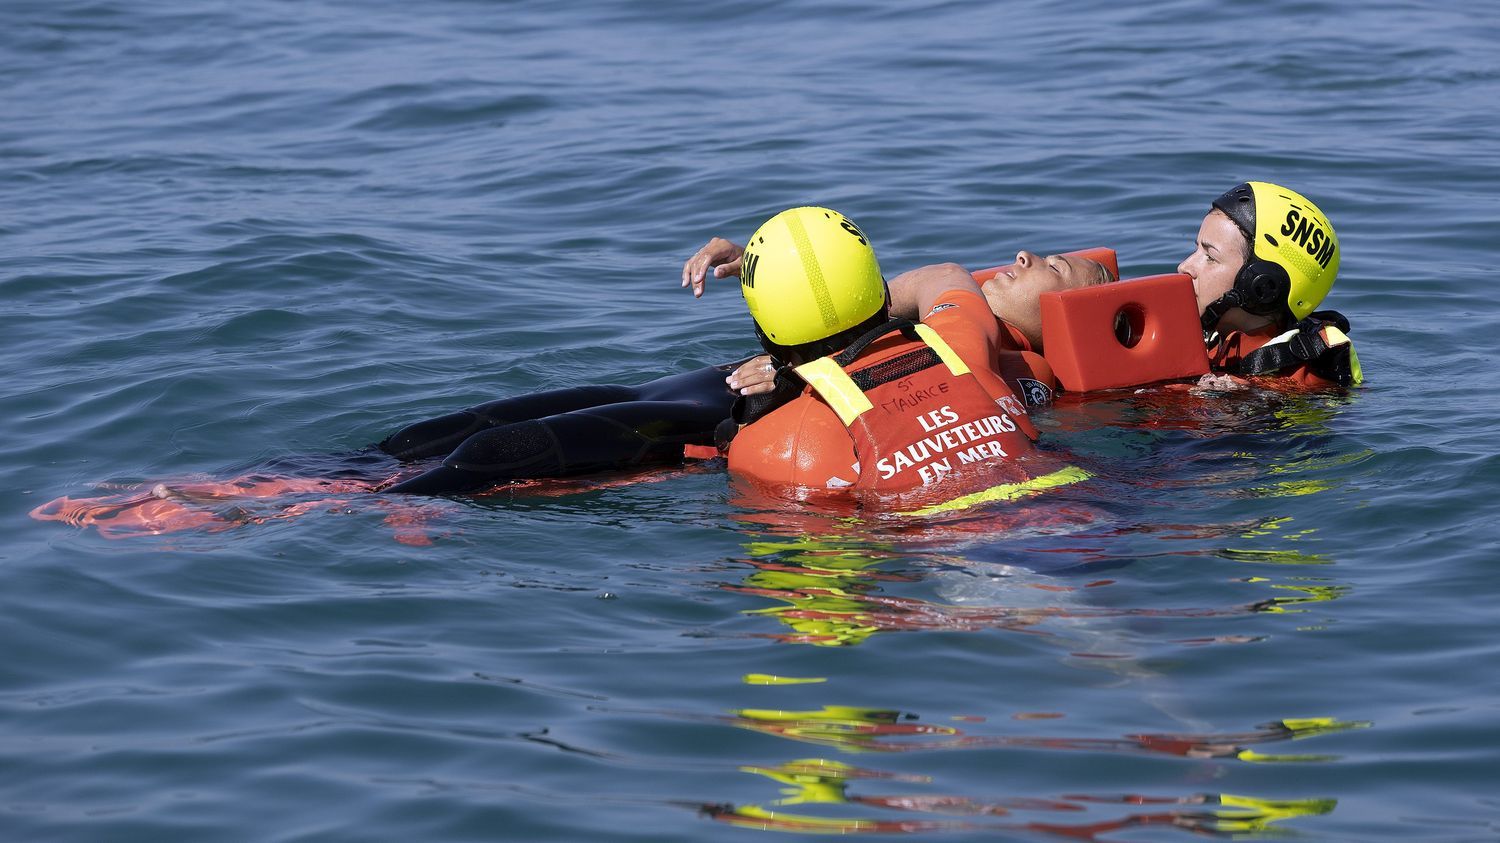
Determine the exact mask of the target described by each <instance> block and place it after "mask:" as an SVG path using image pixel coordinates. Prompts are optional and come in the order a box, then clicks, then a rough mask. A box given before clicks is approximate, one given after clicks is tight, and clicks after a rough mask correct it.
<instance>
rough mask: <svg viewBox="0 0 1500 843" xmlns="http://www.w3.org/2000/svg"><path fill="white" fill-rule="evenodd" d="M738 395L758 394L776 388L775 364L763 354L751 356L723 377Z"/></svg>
mask: <svg viewBox="0 0 1500 843" xmlns="http://www.w3.org/2000/svg"><path fill="white" fill-rule="evenodd" d="M724 382H725V383H727V384H729V388H730V389H732V390H734V391H735V392H736V393H738V394H740V395H759V394H761V393H763V392H770V391H771V390H773V389H775V388H776V366H775V364H773V363H772V362H771V358H769V357H766V356H764V355H762V356H760V357H752V358H750V359H749V360H746V361H745V363H744V364H743V365H742V366H740V367H739V368H738V369H735V370H734V372H733V373H731V374H730V375H729V377H727V378H725V379H724Z"/></svg>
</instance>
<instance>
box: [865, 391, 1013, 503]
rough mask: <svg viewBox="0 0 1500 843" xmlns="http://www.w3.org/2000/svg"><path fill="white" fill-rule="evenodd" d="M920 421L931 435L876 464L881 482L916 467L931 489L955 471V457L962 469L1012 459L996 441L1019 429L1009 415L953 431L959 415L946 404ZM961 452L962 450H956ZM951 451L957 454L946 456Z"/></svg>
mask: <svg viewBox="0 0 1500 843" xmlns="http://www.w3.org/2000/svg"><path fill="white" fill-rule="evenodd" d="M917 421H918V422H919V423H920V424H921V425H922V429H923V430H925V431H927V432H928V433H930V434H932V435H931V436H927V437H924V438H922V439H918V440H917V441H916V442H913V443H911V444H910V445H907V446H906V447H905V448H902V449H901V450H899V451H897V452H896V453H895V454H894V455H893V456H890V457H886V458H885V459H882V460H877V461H876V463H875V468H876V470H878V471H879V472H880V479H882V480H889V479H891V478H892V477H895V476H896V475H898V474H900V473H901V472H903V471H905V470H907V469H908V468H913V467H915V468H916V469H917V474H919V475H921V477H922V485H923V486H931V485H932V484H933V483H936V482H938V481H939V480H941V479H943V475H944V474H947V473H948V472H950V471H952V470H953V457H955V456H956V457H958V464H959V465H968V464H970V463H976V462H980V461H981V460H985V459H989V458H991V457H1008V456H1010V455H1009V454H1007V453H1006V452H1005V449H1004V448H1001V447H1000V443H999V442H997V441H995V439H994V437H997V436H999V435H1000V434H1002V433H1011V432H1013V431H1014V430H1015V429H1016V423H1015V421H1014V420H1013V419H1011V417H1010V416H1009V415H1008V414H1006V413H1001V414H1000V415H995V416H988V417H986V418H982V419H979V420H978V421H971V422H968V423H966V424H960V425H958V426H957V427H954V426H953V425H954V424H955V423H956V422H957V421H958V413H955V412H954V411H953V408H952V407H951V406H949V405H946V404H945V405H943V406H942V407H940V408H938V409H936V410H932V411H930V412H927V413H923V414H922V415H921V416H918V417H917ZM959 448H962V449H963V450H956V449H959ZM950 451H954V452H955V453H953V454H950V455H948V456H943V455H944V454H948V452H950Z"/></svg>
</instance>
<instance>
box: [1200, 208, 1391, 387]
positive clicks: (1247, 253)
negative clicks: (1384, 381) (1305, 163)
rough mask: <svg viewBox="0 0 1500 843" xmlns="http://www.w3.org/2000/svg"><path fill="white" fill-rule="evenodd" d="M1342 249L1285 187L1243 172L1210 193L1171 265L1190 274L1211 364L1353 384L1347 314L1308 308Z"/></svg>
mask: <svg viewBox="0 0 1500 843" xmlns="http://www.w3.org/2000/svg"><path fill="white" fill-rule="evenodd" d="M1341 257H1342V255H1341V252H1340V248H1339V239H1338V234H1337V233H1335V232H1334V230H1333V225H1332V224H1331V223H1330V222H1329V221H1328V217H1327V215H1325V214H1324V213H1323V212H1322V211H1321V210H1320V209H1319V208H1318V206H1317V205H1314V204H1313V203H1312V202H1311V201H1309V200H1308V199H1307V197H1305V196H1303V195H1302V194H1300V193H1297V192H1296V191H1294V190H1291V189H1289V188H1286V187H1282V186H1281V185H1276V184H1271V183H1269V182H1260V181H1252V182H1245V183H1244V184H1240V185H1236V186H1235V187H1233V188H1231V189H1229V190H1228V191H1226V192H1225V193H1224V194H1223V195H1222V196H1220V197H1219V198H1217V199H1215V200H1214V201H1213V203H1212V207H1211V208H1210V210H1209V212H1208V214H1207V215H1205V216H1204V218H1203V223H1202V225H1201V226H1200V227H1199V229H1198V237H1197V240H1196V243H1195V246H1194V249H1193V252H1192V254H1190V255H1188V257H1187V258H1186V259H1184V260H1183V261H1182V263H1181V264H1179V265H1178V267H1177V271H1178V272H1182V273H1186V274H1187V275H1189V276H1191V277H1192V279H1193V287H1194V290H1195V291H1196V293H1197V296H1198V308H1199V311H1200V312H1201V313H1202V321H1203V332H1204V340H1205V342H1207V343H1208V346H1209V357H1210V361H1211V363H1212V364H1213V367H1214V369H1215V371H1220V372H1227V373H1230V374H1237V375H1266V374H1278V375H1283V376H1287V377H1291V378H1293V379H1294V380H1297V381H1299V382H1304V383H1310V384H1316V383H1320V382H1333V383H1337V384H1339V385H1342V386H1349V385H1353V384H1357V383H1360V382H1361V381H1362V380H1363V374H1362V373H1361V371H1360V367H1359V357H1358V355H1356V354H1355V353H1354V345H1353V343H1352V342H1351V341H1350V339H1349V336H1348V331H1349V320H1347V319H1345V318H1344V316H1343V315H1342V314H1339V313H1338V312H1336V311H1331V310H1326V311H1318V310H1317V307H1318V306H1319V305H1320V304H1322V302H1323V299H1324V298H1325V297H1326V296H1327V295H1328V291H1329V290H1330V289H1331V288H1332V287H1333V281H1334V279H1335V278H1336V277H1338V272H1339V260H1340V258H1341Z"/></svg>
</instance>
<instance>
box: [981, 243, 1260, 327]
mask: <svg viewBox="0 0 1500 843" xmlns="http://www.w3.org/2000/svg"><path fill="white" fill-rule="evenodd" d="M1231 224H1232V223H1231ZM1113 280H1114V278H1113V277H1111V276H1110V274H1109V270H1108V269H1106V268H1105V267H1104V264H1102V263H1099V262H1098V261H1091V260H1089V259H1088V258H1080V257H1076V256H1072V255H1048V256H1047V257H1045V258H1044V257H1040V256H1038V255H1036V254H1034V253H1032V252H1028V251H1025V250H1024V249H1023V250H1022V251H1019V252H1017V253H1016V263H1015V266H1013V267H1011V268H1010V269H1007V270H1005V271H1004V272H1000V273H996V275H995V277H994V278H991V279H990V280H988V281H986V282H984V297H985V299H986V300H988V301H989V304H990V310H991V311H992V312H994V314H995V315H996V316H998V317H1000V318H1001V319H1004V320H1005V321H1006V322H1008V323H1010V324H1011V325H1012V326H1014V327H1015V328H1016V329H1017V330H1019V331H1020V332H1021V333H1022V334H1023V335H1025V337H1026V339H1027V341H1028V342H1030V343H1031V347H1032V348H1033V349H1035V350H1037V351H1040V350H1041V348H1042V293H1050V292H1054V291H1057V290H1076V289H1078V288H1079V287H1092V286H1094V285H1095V284H1106V283H1108V282H1110V281H1113Z"/></svg>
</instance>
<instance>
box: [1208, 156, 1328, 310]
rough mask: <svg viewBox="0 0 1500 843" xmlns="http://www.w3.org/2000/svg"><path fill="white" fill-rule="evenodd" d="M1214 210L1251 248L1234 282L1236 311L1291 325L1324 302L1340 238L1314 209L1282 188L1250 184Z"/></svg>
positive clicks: (1237, 188)
mask: <svg viewBox="0 0 1500 843" xmlns="http://www.w3.org/2000/svg"><path fill="white" fill-rule="evenodd" d="M1213 206H1214V207H1215V208H1217V209H1219V210H1220V211H1223V212H1224V214H1225V215H1226V216H1228V217H1229V218H1230V219H1231V220H1234V222H1235V224H1236V225H1238V226H1239V227H1240V230H1241V231H1243V232H1245V236H1246V237H1248V238H1250V242H1251V244H1252V250H1253V251H1252V253H1251V258H1250V260H1248V261H1246V262H1245V266H1244V268H1242V269H1241V270H1240V272H1239V275H1238V276H1237V277H1236V278H1235V281H1234V292H1236V293H1238V294H1239V298H1240V302H1239V306H1240V307H1242V308H1244V309H1245V310H1248V311H1250V312H1251V313H1256V314H1259V315H1262V316H1271V317H1276V318H1280V319H1282V320H1283V321H1285V322H1296V321H1298V320H1301V319H1302V318H1303V317H1305V316H1307V315H1308V314H1309V313H1312V312H1313V310H1315V309H1316V308H1317V306H1318V305H1319V304H1321V303H1322V302H1323V299H1324V297H1326V296H1327V295H1328V291H1329V290H1330V289H1331V288H1332V287H1333V279H1334V278H1336V277H1337V276H1338V274H1339V238H1338V235H1337V234H1335V233H1334V231H1333V225H1332V224H1331V223H1329V222H1328V217H1327V216H1325V215H1324V214H1323V212H1322V211H1320V210H1318V206H1317V205H1314V204H1313V203H1312V202H1309V201H1308V200H1307V197H1305V196H1303V195H1302V194H1300V193H1298V192H1296V191H1294V190H1290V189H1288V188H1285V187H1282V186H1281V185H1277V184H1270V183H1269V182H1263V181H1252V182H1245V183H1244V184H1241V185H1237V186H1235V187H1234V188H1231V189H1230V190H1229V191H1228V192H1226V193H1225V194H1224V195H1223V196H1220V197H1219V198H1218V199H1215V200H1214V203H1213ZM1287 314H1290V316H1291V319H1289V320H1287V319H1286V316H1287Z"/></svg>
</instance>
